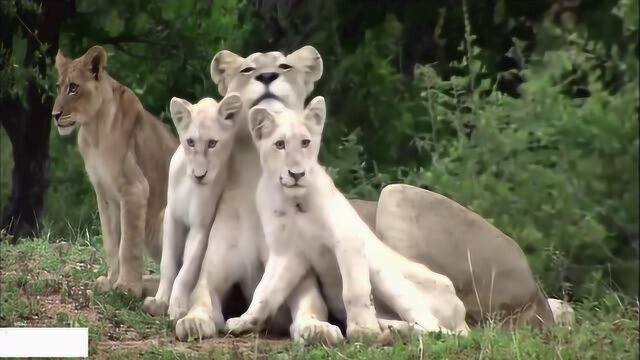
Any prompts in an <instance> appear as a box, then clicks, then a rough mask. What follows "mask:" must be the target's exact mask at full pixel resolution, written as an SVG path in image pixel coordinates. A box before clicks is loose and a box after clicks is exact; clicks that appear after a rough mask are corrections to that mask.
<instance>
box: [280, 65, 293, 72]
mask: <svg viewBox="0 0 640 360" xmlns="http://www.w3.org/2000/svg"><path fill="white" fill-rule="evenodd" d="M278 67H279V68H280V69H281V70H284V71H287V70H291V69H292V68H293V66H291V65H289V64H280V65H278Z"/></svg>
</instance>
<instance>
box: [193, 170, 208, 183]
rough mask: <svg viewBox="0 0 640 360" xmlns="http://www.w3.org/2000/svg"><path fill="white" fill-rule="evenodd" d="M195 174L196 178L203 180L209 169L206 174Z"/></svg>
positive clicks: (199, 180)
mask: <svg viewBox="0 0 640 360" xmlns="http://www.w3.org/2000/svg"><path fill="white" fill-rule="evenodd" d="M193 176H194V177H195V178H196V180H198V182H201V181H202V179H204V177H205V176H207V171H205V172H204V174H202V175H195V174H194V175H193Z"/></svg>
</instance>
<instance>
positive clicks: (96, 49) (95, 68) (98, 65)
mask: <svg viewBox="0 0 640 360" xmlns="http://www.w3.org/2000/svg"><path fill="white" fill-rule="evenodd" d="M82 57H83V58H84V62H85V64H86V65H87V66H88V68H89V72H90V73H91V75H92V76H93V78H94V79H96V80H100V77H101V76H102V73H103V72H104V69H105V68H106V67H107V52H106V51H105V50H104V48H103V47H102V46H98V45H96V46H93V47H92V48H91V49H89V50H87V52H86V53H85V54H84V55H83V56H82Z"/></svg>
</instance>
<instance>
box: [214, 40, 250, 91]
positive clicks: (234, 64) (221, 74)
mask: <svg viewBox="0 0 640 360" xmlns="http://www.w3.org/2000/svg"><path fill="white" fill-rule="evenodd" d="M242 60H244V58H243V57H242V56H240V55H236V54H234V53H232V52H231V51H229V50H222V51H220V52H218V53H217V54H216V55H215V56H214V57H213V60H211V69H210V70H211V80H213V83H214V84H216V85H218V92H219V93H220V95H222V96H224V95H225V94H226V93H227V89H228V88H229V83H230V82H231V79H232V78H233V76H234V75H235V72H236V70H237V69H238V67H239V66H240V64H241V63H242Z"/></svg>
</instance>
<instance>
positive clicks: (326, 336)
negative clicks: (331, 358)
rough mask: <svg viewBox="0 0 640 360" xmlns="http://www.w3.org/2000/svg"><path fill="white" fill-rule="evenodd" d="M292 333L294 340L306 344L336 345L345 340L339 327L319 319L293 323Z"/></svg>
mask: <svg viewBox="0 0 640 360" xmlns="http://www.w3.org/2000/svg"><path fill="white" fill-rule="evenodd" d="M290 333H291V338H292V339H293V341H298V342H302V343H304V344H305V345H311V344H324V345H328V346H335V345H338V344H340V343H342V342H343V341H344V337H343V336H342V332H341V331H340V328H339V327H337V326H335V325H331V324H329V323H328V322H325V321H320V320H317V319H309V320H304V321H300V322H297V323H293V324H291V329H290Z"/></svg>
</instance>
